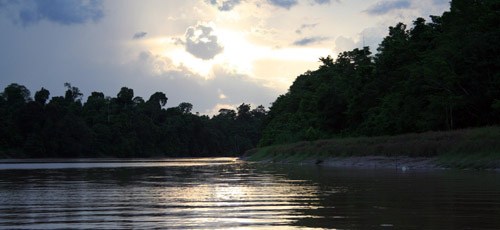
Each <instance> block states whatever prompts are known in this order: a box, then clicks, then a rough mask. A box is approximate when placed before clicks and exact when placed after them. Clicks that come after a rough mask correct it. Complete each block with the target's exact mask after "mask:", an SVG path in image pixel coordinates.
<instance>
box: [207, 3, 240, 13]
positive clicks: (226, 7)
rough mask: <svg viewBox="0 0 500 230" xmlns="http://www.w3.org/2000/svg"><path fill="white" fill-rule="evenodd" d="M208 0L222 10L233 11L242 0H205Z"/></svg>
mask: <svg viewBox="0 0 500 230" xmlns="http://www.w3.org/2000/svg"><path fill="white" fill-rule="evenodd" d="M205 1H206V2H208V3H210V4H212V5H214V6H217V9H219V10H220V11H231V10H232V9H233V8H234V7H235V6H237V5H239V4H240V3H241V2H242V1H241V0H205Z"/></svg>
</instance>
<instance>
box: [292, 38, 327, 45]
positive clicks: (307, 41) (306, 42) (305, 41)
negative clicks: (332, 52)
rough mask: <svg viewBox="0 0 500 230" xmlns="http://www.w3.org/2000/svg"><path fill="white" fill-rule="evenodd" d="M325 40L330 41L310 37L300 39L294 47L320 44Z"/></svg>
mask: <svg viewBox="0 0 500 230" xmlns="http://www.w3.org/2000/svg"><path fill="white" fill-rule="evenodd" d="M325 40H328V38H327V37H309V38H303V39H300V40H298V41H295V42H294V43H293V45H296V46H306V45H310V44H313V43H319V42H322V41H325Z"/></svg>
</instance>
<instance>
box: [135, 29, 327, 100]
mask: <svg viewBox="0 0 500 230" xmlns="http://www.w3.org/2000/svg"><path fill="white" fill-rule="evenodd" d="M210 24H211V25H213V26H214V28H216V27H215V24H214V23H212V22H211V23H210ZM214 34H215V35H216V36H217V37H218V40H219V42H220V44H222V46H223V47H224V50H223V51H222V52H221V53H220V54H218V55H216V56H215V57H214V58H213V59H209V60H203V59H200V58H197V57H195V56H194V55H192V54H190V53H188V52H187V51H186V50H185V47H183V46H181V45H178V44H176V41H177V38H175V37H162V38H152V39H149V40H146V41H144V44H145V46H146V48H147V49H148V50H149V51H150V52H152V53H153V54H154V55H161V56H164V57H168V58H170V59H171V60H172V62H173V64H174V65H175V66H184V67H187V68H188V69H190V70H191V71H192V72H195V73H197V74H199V75H200V76H203V77H204V78H205V79H209V78H212V77H215V76H214V73H213V69H214V67H215V66H222V67H223V68H224V69H226V70H227V71H231V72H234V73H237V74H244V75H247V76H248V77H250V78H253V79H255V80H264V81H266V83H265V86H267V87H272V88H280V89H281V90H282V88H283V87H287V86H288V85H289V84H290V83H291V82H292V81H293V79H294V78H295V77H296V76H297V75H300V74H301V73H304V72H305V71H306V70H307V69H315V68H317V67H318V65H319V62H318V58H319V57H323V56H327V55H331V54H332V51H331V50H330V49H325V48H309V47H298V48H296V47H290V48H282V49H278V48H273V47H269V46H264V45H258V44H254V43H252V42H250V41H249V39H248V36H249V35H251V32H248V31H234V30H230V29H226V28H218V29H215V32H214ZM287 63H288V64H290V63H292V65H287ZM263 69H266V71H262V70H263ZM273 81H278V82H275V83H273Z"/></svg>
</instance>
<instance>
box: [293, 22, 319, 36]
mask: <svg viewBox="0 0 500 230" xmlns="http://www.w3.org/2000/svg"><path fill="white" fill-rule="evenodd" d="M317 25H318V23H313V24H302V25H301V26H300V27H299V28H298V29H297V30H295V33H297V34H302V30H305V29H312V28H314V27H316V26H317Z"/></svg>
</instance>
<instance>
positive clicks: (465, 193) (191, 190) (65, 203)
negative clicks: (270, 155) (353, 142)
mask: <svg viewBox="0 0 500 230" xmlns="http://www.w3.org/2000/svg"><path fill="white" fill-rule="evenodd" d="M499 178H500V176H499V175H498V174H495V173H490V174H487V175H486V176H485V175H477V174H475V173H470V172H469V173H468V174H467V173H456V172H453V173H452V172H443V171H441V172H420V173H419V172H415V171H413V172H410V173H404V174H402V173H400V172H398V171H383V170H382V171H380V170H378V171H366V170H365V171H363V170H347V169H341V170H338V169H332V168H328V167H317V166H300V167H299V166H290V165H273V164H269V165H268V164H251V163H244V162H239V161H236V159H235V158H203V159H157V160H141V159H136V160H112V159H111V160H110V159H107V160H92V159H85V160H81V161H80V162H66V161H65V160H54V161H8V162H5V161H3V162H1V163H0V228H18V229H41V228H49V229H57V228H92V229H95V228H113V229H116V228H118V229H130V228H138V229H142V228H168V229H317V228H322V229H336V228H341V229H346V228H348V229H367V228H369V229H377V228H382V229H383V228H388V227H390V228H394V229H396V228H397V229H404V228H417V227H419V228H423V229H426V228H439V229H455V228H457V227H458V226H460V227H465V228H474V229H481V228H486V229H487V228H492V227H494V226H500V221H499V220H498V218H497V217H498V216H499V214H500V189H499V188H500V180H498V179H499Z"/></svg>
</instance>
